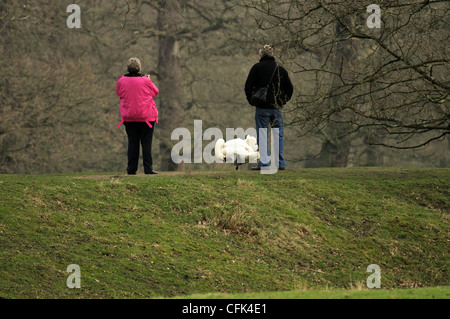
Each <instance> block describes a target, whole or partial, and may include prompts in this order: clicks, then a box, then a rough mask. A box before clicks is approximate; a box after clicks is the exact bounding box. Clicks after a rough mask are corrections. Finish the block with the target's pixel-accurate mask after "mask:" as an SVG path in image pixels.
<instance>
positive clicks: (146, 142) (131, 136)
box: [116, 58, 159, 175]
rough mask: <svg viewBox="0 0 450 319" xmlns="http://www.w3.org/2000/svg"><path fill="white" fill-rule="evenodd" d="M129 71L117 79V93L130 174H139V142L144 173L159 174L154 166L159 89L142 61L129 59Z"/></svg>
mask: <svg viewBox="0 0 450 319" xmlns="http://www.w3.org/2000/svg"><path fill="white" fill-rule="evenodd" d="M127 69H128V74H125V75H124V76H121V77H120V78H119V79H118V80H117V86H116V94H117V96H118V97H119V98H120V115H121V117H122V121H121V122H120V124H119V125H118V126H119V127H120V126H121V125H122V124H125V129H126V132H127V135H128V167H127V172H128V174H129V175H136V172H137V169H138V161H139V153H140V146H139V145H140V144H142V157H143V160H144V172H145V174H157V172H156V171H154V170H153V159H152V139H153V129H154V126H155V123H158V110H157V109H156V103H155V101H154V100H153V98H155V97H156V96H157V95H158V93H159V90H158V88H157V87H156V85H155V84H154V83H153V82H152V80H151V79H150V75H147V76H146V75H142V74H141V73H140V72H141V62H140V61H139V59H137V58H131V59H130V60H128V63H127Z"/></svg>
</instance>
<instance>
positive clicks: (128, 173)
mask: <svg viewBox="0 0 450 319" xmlns="http://www.w3.org/2000/svg"><path fill="white" fill-rule="evenodd" d="M127 174H128V175H136V173H127Z"/></svg>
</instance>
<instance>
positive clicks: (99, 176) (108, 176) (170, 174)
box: [74, 170, 235, 180]
mask: <svg viewBox="0 0 450 319" xmlns="http://www.w3.org/2000/svg"><path fill="white" fill-rule="evenodd" d="M234 172H235V171H234V170H230V171H211V172H198V171H183V172H158V174H157V175H145V174H144V173H139V174H136V175H128V174H126V173H120V174H97V175H86V176H75V177H74V178H75V179H94V180H109V179H122V178H127V177H128V178H134V177H146V178H158V177H178V176H196V175H203V176H216V175H223V174H233V173H234Z"/></svg>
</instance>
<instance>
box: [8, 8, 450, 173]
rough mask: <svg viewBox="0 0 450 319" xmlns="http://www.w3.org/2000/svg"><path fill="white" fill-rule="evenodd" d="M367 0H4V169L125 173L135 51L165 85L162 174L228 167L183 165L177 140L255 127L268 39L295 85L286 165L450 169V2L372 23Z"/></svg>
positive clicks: (159, 145)
mask: <svg viewBox="0 0 450 319" xmlns="http://www.w3.org/2000/svg"><path fill="white" fill-rule="evenodd" d="M371 1H372V0H371ZM371 1H356V0H348V1H318V0H309V1H300V0H298V1H284V2H280V1H273V0H267V1H241V0H234V1H220V0H212V1H135V0H134V1H126V0H113V1H111V0H96V1H87V0H70V1H59V0H58V1H55V0H33V1H12V0H2V1H0V52H1V60H0V173H70V172H93V171H108V172H110V171H119V172H121V171H125V168H126V148H127V138H126V134H125V130H124V127H121V128H117V124H118V123H119V122H120V115H119V99H118V98H117V96H116V95H115V85H116V80H117V78H118V77H119V76H120V75H122V74H124V73H125V71H126V62H127V60H128V59H129V58H130V57H138V58H139V59H140V60H141V62H142V65H143V73H146V74H151V76H152V80H153V81H154V82H155V84H156V85H157V86H158V88H159V89H160V95H159V96H158V97H157V98H156V103H157V106H158V109H159V111H160V121H159V124H158V125H157V128H156V130H155V136H154V144H153V145H154V146H153V154H154V160H155V169H157V170H162V171H166V170H190V169H214V168H230V169H233V167H232V165H226V164H214V165H207V164H184V165H175V164H174V163H172V161H171V158H170V151H171V148H172V146H173V145H174V144H175V143H177V142H178V141H171V139H170V137H171V132H172V131H173V130H174V129H175V128H177V127H186V128H188V129H190V130H191V132H193V124H194V120H196V119H198V120H202V121H203V130H205V129H206V128H209V127H217V128H219V129H221V130H222V132H223V134H224V135H225V131H226V128H227V127H229V128H238V127H241V128H244V129H247V128H249V127H254V125H255V124H254V109H253V107H252V106H250V105H248V104H247V101H246V99H245V95H244V83H245V80H246V78H247V74H248V72H249V70H250V68H251V67H252V65H253V64H254V63H256V62H257V61H258V56H257V52H258V49H259V45H260V44H262V43H267V44H271V45H273V46H274V48H275V56H276V58H277V60H278V62H280V63H281V64H282V65H283V66H284V67H285V68H286V69H287V70H288V71H289V74H290V76H291V79H292V82H293V85H294V97H293V99H292V100H291V101H290V102H289V103H288V104H287V105H286V106H285V109H284V114H285V122H286V128H285V139H286V141H285V145H286V146H285V155H286V158H287V160H288V168H294V169H296V168H304V167H350V166H428V167H448V166H449V160H450V139H449V138H448V134H449V132H450V127H449V126H450V120H449V119H450V115H449V114H450V112H449V102H448V99H449V82H448V80H449V76H448V74H449V63H448V56H449V54H448V50H449V47H448V45H447V46H446V44H448V43H449V39H448V37H449V23H448V22H449V15H448V10H449V7H450V5H449V3H448V2H447V1H420V0H419V1H378V3H377V4H378V5H379V6H380V7H381V8H382V12H381V19H382V26H381V28H380V29H370V28H368V26H367V25H366V20H367V18H368V17H369V15H370V13H368V12H367V11H366V9H367V6H368V5H369V4H371ZM74 2H75V3H76V4H78V5H79V6H80V7H81V28H80V29H69V28H68V27H67V25H66V20H67V18H68V16H69V15H70V13H67V12H66V9H67V6H68V5H69V4H71V3H74ZM208 143H209V141H205V142H204V145H206V144H208ZM192 146H193V145H192ZM230 166H231V167H230Z"/></svg>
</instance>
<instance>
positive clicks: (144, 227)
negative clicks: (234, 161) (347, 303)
mask: <svg viewBox="0 0 450 319" xmlns="http://www.w3.org/2000/svg"><path fill="white" fill-rule="evenodd" d="M449 185H450V169H393V168H389V169H380V168H371V169H368V168H359V169H314V170H303V171H283V172H279V173H277V174H275V175H261V174H258V173H257V172H251V171H234V170H233V171H231V170H230V171H222V172H209V173H208V172H205V173H198V174H197V173H189V172H188V173H186V174H181V175H176V174H169V173H166V174H164V173H162V174H160V175H158V176H154V177H145V176H136V177H127V176H122V175H121V176H115V175H114V174H110V175H101V176H91V178H80V176H79V175H72V176H67V175H62V176H59V175H0V248H1V250H0V278H1V281H0V297H4V298H72V297H75V298H152V297H159V296H180V295H181V296H183V295H190V294H195V293H220V292H224V293H242V292H264V291H288V290H294V291H296V290H298V291H304V290H305V289H312V288H314V289H319V288H351V287H355V286H365V282H366V279H367V277H368V276H369V275H370V274H369V273H367V272H366V269H367V266H368V265H370V264H378V265H379V266H380V267H381V272H382V281H381V284H382V288H388V289H391V288H408V287H409V288H410V287H432V286H444V285H449V276H448V270H449V263H448V262H449V259H448V246H447V245H448V240H449V237H448V233H449V232H448V230H449V229H448V212H449V211H450V209H449V203H450V194H449ZM69 264H78V265H79V266H80V267H81V280H82V282H81V285H82V289H68V288H67V286H66V279H67V277H68V275H69V274H68V273H67V272H66V268H67V266H68V265H69ZM445 289H446V288H445ZM447 296H448V295H447Z"/></svg>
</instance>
